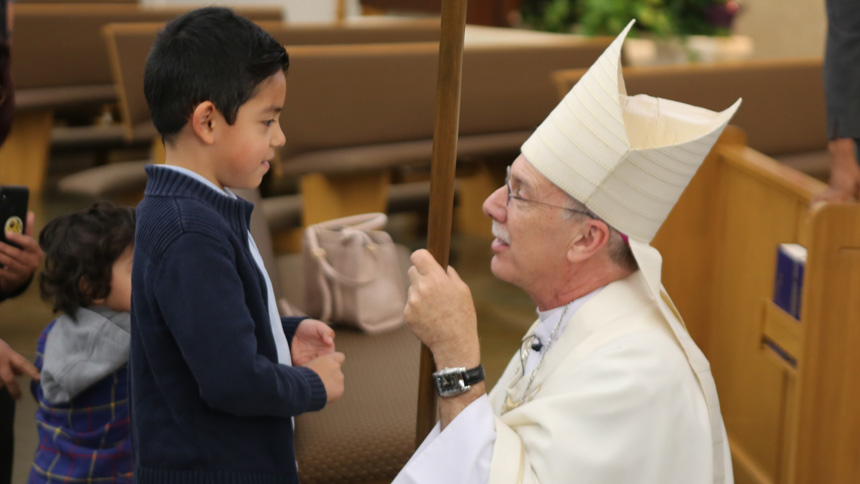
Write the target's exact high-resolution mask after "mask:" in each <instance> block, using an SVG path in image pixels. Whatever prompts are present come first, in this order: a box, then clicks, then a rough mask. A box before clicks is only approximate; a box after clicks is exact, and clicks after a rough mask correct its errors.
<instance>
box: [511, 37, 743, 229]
mask: <svg viewBox="0 0 860 484" xmlns="http://www.w3.org/2000/svg"><path fill="white" fill-rule="evenodd" d="M633 23H634V21H631V22H630V23H629V24H627V27H626V28H625V29H624V31H623V32H621V34H619V35H618V37H617V38H616V39H615V40H614V41H613V42H612V44H610V46H609V47H608V48H607V49H606V51H605V52H604V53H603V54H602V55H601V56H600V58H599V59H597V62H595V64H594V65H593V66H591V68H590V69H589V70H588V72H587V73H586V74H585V75H584V76H583V77H582V78H581V79H580V80H579V82H577V83H576V85H575V86H573V89H571V90H570V92H569V93H568V94H567V95H566V96H565V97H564V99H563V100H562V101H561V103H559V105H558V106H557V107H556V108H555V109H554V110H553V111H552V113H550V115H549V117H548V118H547V119H546V120H544V122H543V123H542V124H541V125H540V126H539V127H538V128H537V130H536V131H535V132H534V133H533V134H532V135H531V137H529V139H528V140H526V142H525V143H524V144H523V146H522V153H523V154H524V155H525V157H526V159H527V160H528V161H529V162H530V163H531V164H532V165H533V166H534V167H535V168H537V170H538V171H540V173H541V174H542V175H543V176H545V177H546V178H548V179H549V180H550V181H551V182H553V183H554V184H555V185H556V186H558V187H559V188H561V189H562V190H564V191H565V192H567V193H568V194H569V195H570V196H572V197H573V198H574V199H576V200H578V201H580V202H582V203H583V204H585V205H586V206H587V207H588V208H589V210H591V211H592V212H594V213H595V214H597V215H598V216H599V217H600V218H602V219H603V220H605V221H606V222H607V223H608V224H610V225H612V226H613V227H615V228H616V229H618V230H619V231H620V232H622V233H624V234H626V235H627V236H628V237H630V238H631V239H633V240H636V241H637V242H641V243H644V244H646V245H647V244H650V242H651V239H653V238H654V235H655V234H656V233H657V230H658V229H659V228H660V225H662V224H663V221H664V220H665V219H666V216H667V215H669V212H670V211H671V210H672V207H673V206H674V205H675V202H677V201H678V198H679V197H680V196H681V192H683V191H684V189H685V188H686V187H687V184H688V183H689V182H690V179H692V178H693V175H695V174H696V170H698V168H699V166H700V165H701V164H702V162H703V161H704V159H705V156H706V155H707V154H708V152H709V151H710V150H711V147H712V146H713V145H714V143H715V142H716V140H717V138H718V137H719V136H720V133H722V131H723V128H725V127H726V125H727V124H728V122H729V120H730V119H731V118H732V116H733V115H734V114H735V111H737V109H738V107H739V106H740V103H741V100H740V99H738V100H737V102H735V103H734V104H733V105H732V106H731V107H729V108H728V109H726V110H725V111H723V112H721V113H716V112H714V111H710V110H708V109H704V108H700V107H696V106H691V105H689V104H683V103H679V102H675V101H670V100H667V99H660V98H656V97H652V96H647V95H641V94H640V95H636V96H628V95H627V90H626V88H625V86H624V78H623V77H622V73H621V45H622V44H623V43H624V39H625V37H627V33H628V32H629V31H630V28H631V27H632V26H633Z"/></svg>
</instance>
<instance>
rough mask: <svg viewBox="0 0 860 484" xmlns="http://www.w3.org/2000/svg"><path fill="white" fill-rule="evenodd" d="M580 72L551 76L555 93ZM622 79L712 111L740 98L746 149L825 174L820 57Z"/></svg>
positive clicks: (662, 70)
mask: <svg viewBox="0 0 860 484" xmlns="http://www.w3.org/2000/svg"><path fill="white" fill-rule="evenodd" d="M582 74H584V71H581V70H569V71H564V72H559V73H556V74H555V79H556V85H557V87H558V89H559V93H567V92H568V91H569V90H570V88H571V87H572V86H573V84H575V83H576V81H577V80H579V78H580V77H581V76H582ZM624 81H625V83H626V85H627V91H628V93H629V94H636V93H640V92H644V93H648V94H650V95H652V96H657V97H662V98H666V99H672V100H676V101H680V102H685V103H689V104H693V105H695V106H702V107H705V108H708V109H712V110H716V111H719V110H722V109H725V107H726V106H729V105H731V103H733V102H734V101H735V100H736V99H737V98H739V97H742V98H743V100H744V102H743V105H742V106H741V108H740V110H739V111H738V113H737V115H736V116H735V117H734V118H733V119H732V124H735V125H737V126H740V127H741V128H743V130H744V131H745V132H746V134H747V138H748V139H749V146H750V147H751V148H753V149H755V150H758V151H760V152H762V153H764V154H766V155H768V156H772V157H775V158H776V159H778V160H779V161H782V162H783V163H786V164H788V165H789V166H793V167H794V168H797V169H799V170H801V171H803V172H805V173H808V174H810V175H812V176H815V177H817V178H826V176H827V174H828V173H829V166H830V159H829V155H828V154H827V152H826V148H827V117H826V111H825V103H824V85H823V77H822V60H821V58H795V59H759V60H747V61H738V62H722V63H708V64H686V65H671V66H652V67H626V68H625V69H624Z"/></svg>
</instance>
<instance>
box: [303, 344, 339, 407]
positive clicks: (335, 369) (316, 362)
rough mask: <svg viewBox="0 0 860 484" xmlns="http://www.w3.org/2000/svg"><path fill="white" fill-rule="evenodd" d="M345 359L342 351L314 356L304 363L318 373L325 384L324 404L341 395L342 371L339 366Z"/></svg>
mask: <svg viewBox="0 0 860 484" xmlns="http://www.w3.org/2000/svg"><path fill="white" fill-rule="evenodd" d="M344 359H346V356H344V354H343V353H329V354H325V355H322V356H320V357H319V358H315V359H313V360H311V361H310V362H308V364H306V365H304V366H305V367H307V368H310V369H311V370H313V371H314V372H315V373H316V374H317V375H319V377H320V380H322V382H323V385H325V394H326V404H329V403H331V402H333V401H335V400H337V399H338V398H340V397H341V395H343V372H342V371H341V369H340V367H341V365H342V364H343V360H344Z"/></svg>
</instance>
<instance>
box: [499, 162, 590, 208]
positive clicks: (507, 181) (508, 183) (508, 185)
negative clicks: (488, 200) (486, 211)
mask: <svg viewBox="0 0 860 484" xmlns="http://www.w3.org/2000/svg"><path fill="white" fill-rule="evenodd" d="M505 187H506V188H507V190H508V201H507V203H506V205H505V206H507V207H510V206H511V199H512V198H513V199H516V200H519V201H521V202H525V203H536V204H538V205H545V206H547V207H552V208H560V209H562V210H567V211H568V212H573V213H579V214H582V215H585V216H586V217H589V218H595V217H594V215H592V214H591V213H590V212H586V211H585V210H577V209H575V208H570V207H562V206H560V205H553V204H551V203H546V202H540V201H538V200H530V199H528V198H523V197H521V196H519V195H514V191H513V190H512V189H511V165H508V172H507V175H506V176H505Z"/></svg>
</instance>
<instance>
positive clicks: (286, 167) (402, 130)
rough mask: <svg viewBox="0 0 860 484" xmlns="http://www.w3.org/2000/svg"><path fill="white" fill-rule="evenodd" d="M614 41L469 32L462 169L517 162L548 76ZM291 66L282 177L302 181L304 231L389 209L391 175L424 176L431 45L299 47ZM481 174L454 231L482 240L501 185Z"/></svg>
mask: <svg viewBox="0 0 860 484" xmlns="http://www.w3.org/2000/svg"><path fill="white" fill-rule="evenodd" d="M609 40H611V39H603V38H599V39H582V38H577V37H574V36H567V35H553V34H543V33H535V32H522V31H515V30H511V29H497V28H487V27H474V26H468V27H467V29H466V39H465V48H464V55H463V81H462V91H461V117H460V125H459V133H460V138H459V140H458V157H459V159H461V160H463V159H467V158H471V159H477V160H487V159H503V160H505V161H506V162H508V163H509V162H510V161H512V160H513V159H514V158H515V157H516V155H517V153H518V152H519V148H520V146H521V145H522V143H523V142H524V141H525V140H526V138H527V137H528V136H529V135H530V134H531V132H532V131H533V130H534V128H535V127H536V126H537V125H538V124H539V123H540V122H541V121H542V120H543V118H544V117H545V116H546V114H547V113H548V112H549V111H550V110H551V109H552V107H553V106H554V105H555V102H556V101H555V96H554V94H553V89H552V84H551V83H550V81H549V78H548V76H549V73H550V72H552V71H553V70H555V69H556V68H557V67H558V66H573V65H580V66H584V65H588V64H590V63H591V62H593V61H594V59H596V58H597V56H598V55H599V54H600V53H601V52H602V51H603V49H604V48H605V47H606V45H608V42H609ZM290 56H291V65H292V66H293V68H294V70H291V72H290V79H289V88H288V90H287V101H286V106H285V109H284V111H283V112H282V114H281V126H282V127H283V128H284V131H285V133H288V136H287V145H286V146H285V147H284V148H283V149H282V150H281V157H282V165H283V172H284V174H285V175H286V176H287V177H301V182H300V186H301V192H302V194H303V196H304V197H305V202H306V203H305V204H304V210H303V220H304V223H305V224H310V223H315V222H318V221H322V220H327V219H331V218H335V217H339V216H343V215H347V214H351V213H360V212H368V211H385V209H386V201H387V199H388V197H387V192H388V186H389V180H390V176H391V170H392V169H394V168H400V167H403V166H423V167H426V166H429V162H430V159H431V154H432V138H433V120H434V112H435V111H434V109H435V96H436V89H435V84H436V69H437V58H438V57H437V56H438V45H437V44H435V43H432V44H431V43H427V44H412V45H395V44H388V45H361V46H358V45H356V46H298V47H294V48H292V49H291V50H290ZM347 80H348V84H347ZM488 172H489V170H486V169H484V168H483V167H481V168H480V169H478V170H477V171H476V172H475V174H474V176H472V177H467V178H463V179H462V180H461V182H462V189H461V190H460V205H461V207H462V212H461V213H462V215H463V217H462V218H463V219H466V220H468V221H467V222H465V223H462V224H461V226H462V227H463V228H468V229H471V230H473V231H475V232H478V233H484V234H489V232H490V231H489V223H488V222H487V219H486V217H484V216H483V215H482V214H481V211H480V205H481V202H483V199H484V198H485V197H486V196H487V195H489V193H491V191H492V190H494V189H495V188H496V187H497V186H498V185H499V184H500V183H497V180H495V179H493V180H492V181H487V179H488V178H493V177H492V176H490V175H489V174H488ZM490 187H491V188H490ZM425 198H426V196H425ZM310 200H313V202H312V203H311V202H310Z"/></svg>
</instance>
